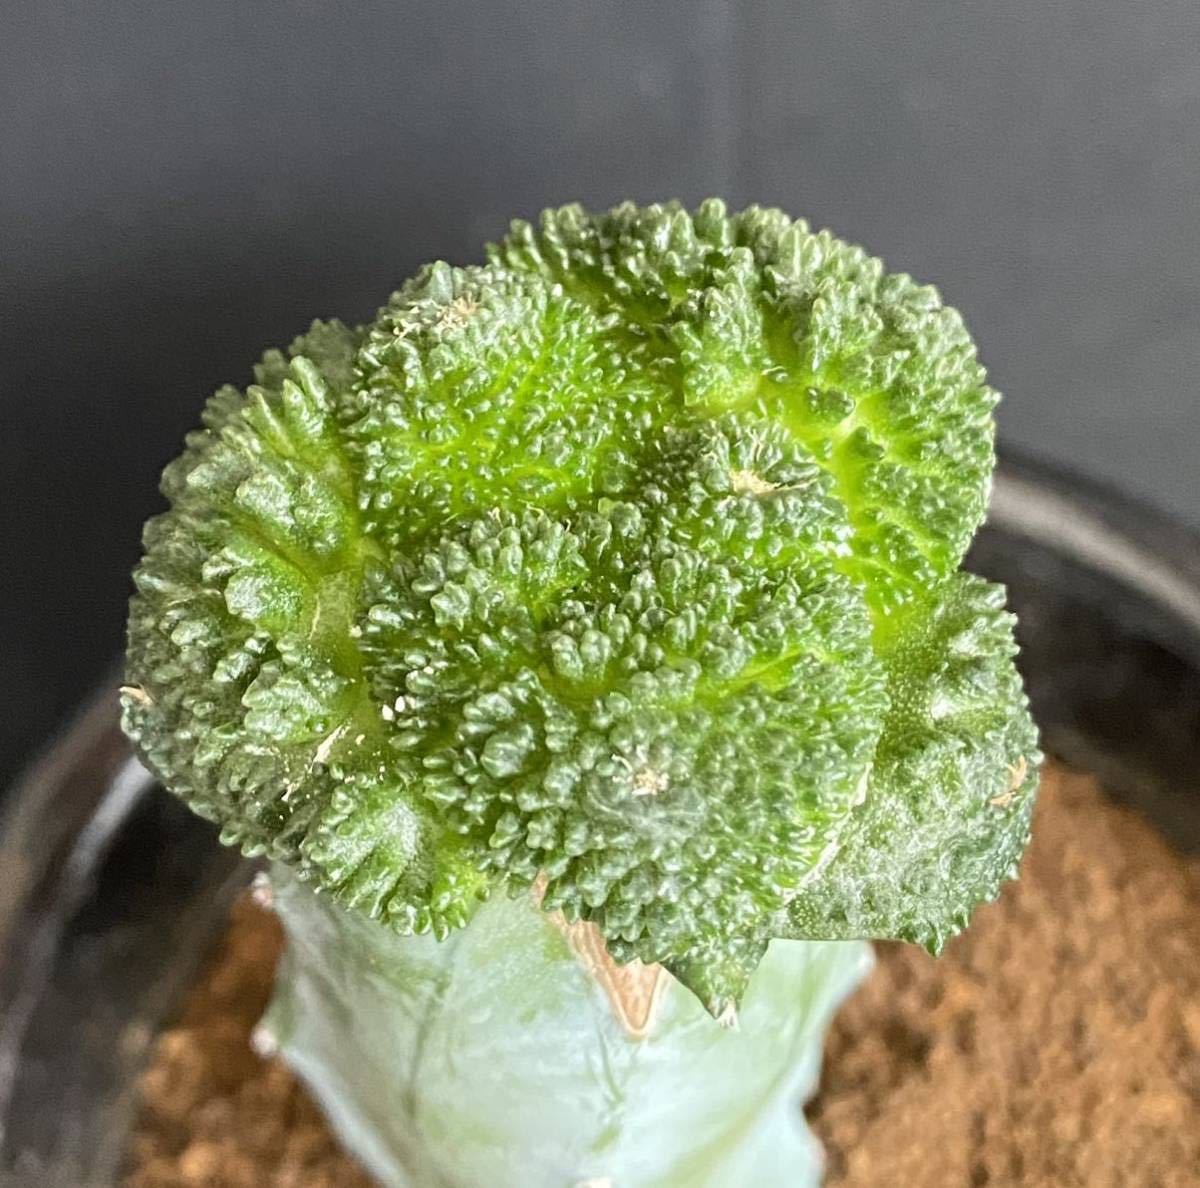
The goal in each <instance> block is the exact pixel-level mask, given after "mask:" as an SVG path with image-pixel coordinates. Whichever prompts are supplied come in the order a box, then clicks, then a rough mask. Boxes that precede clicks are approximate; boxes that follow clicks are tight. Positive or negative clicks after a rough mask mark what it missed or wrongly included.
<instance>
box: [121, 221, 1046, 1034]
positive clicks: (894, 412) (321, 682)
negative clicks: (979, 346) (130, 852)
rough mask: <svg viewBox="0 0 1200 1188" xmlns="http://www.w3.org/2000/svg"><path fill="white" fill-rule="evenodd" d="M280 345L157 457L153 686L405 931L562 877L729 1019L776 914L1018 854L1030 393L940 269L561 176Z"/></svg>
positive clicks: (176, 781) (167, 748)
mask: <svg viewBox="0 0 1200 1188" xmlns="http://www.w3.org/2000/svg"><path fill="white" fill-rule="evenodd" d="M256 379H257V382H256V383H255V384H253V385H252V386H251V387H249V388H248V389H247V391H246V392H245V394H243V393H241V392H238V391H236V390H234V389H233V388H223V389H221V390H220V391H219V392H217V394H216V395H215V396H214V397H213V398H212V400H211V401H210V402H209V404H208V406H207V408H206V409H205V411H204V414H203V427H202V428H201V429H198V430H197V431H196V432H194V433H193V434H191V435H190V436H189V437H188V439H187V446H186V449H185V451H184V453H183V454H182V456H181V457H180V458H179V459H177V460H176V461H175V462H173V463H172V464H171V465H170V466H169V467H168V468H167V470H166V472H165V474H164V478H163V490H164V492H165V494H166V496H167V498H168V500H169V501H170V509H169V510H168V511H167V512H166V513H165V514H163V515H160V516H159V517H157V518H156V519H154V520H152V521H151V522H150V523H149V524H148V525H147V528H146V532H145V557H144V559H143V561H142V563H141V565H140V567H139V569H138V571H137V574H136V585H137V593H136V595H135V597H134V599H133V602H132V605H131V610H130V621H129V655H128V682H129V684H128V686H127V688H126V690H125V693H124V715H125V716H124V722H125V729H126V731H127V732H128V733H129V735H130V736H131V737H132V738H133V739H134V740H135V742H136V743H137V745H138V747H139V750H140V752H141V754H142V756H143V757H144V759H145V761H146V762H147V763H148V765H149V766H150V767H151V768H152V769H153V770H154V771H155V772H156V773H157V774H158V775H159V776H160V777H161V778H162V779H163V781H164V782H165V783H166V784H167V786H168V787H169V788H171V789H172V790H173V791H175V792H176V793H178V794H179V795H180V796H182V797H183V798H184V799H185V800H186V801H187V802H188V803H189V804H190V805H191V806H192V808H193V809H194V810H195V811H196V812H198V813H200V814H201V815H202V816H204V817H207V818H210V819H212V820H214V821H217V822H219V823H220V825H221V827H222V831H223V832H222V836H223V838H224V839H225V840H226V841H228V842H230V843H235V844H237V845H239V846H241V847H242V848H243V849H244V850H246V851H247V852H249V853H257V854H267V855H270V856H271V857H273V858H276V859H279V860H282V861H284V862H286V863H289V864H291V865H292V866H293V867H295V868H296V870H297V871H298V872H299V873H300V875H301V877H303V878H304V879H306V880H307V881H309V882H311V883H312V884H314V885H316V886H317V887H318V888H319V889H321V890H322V891H324V892H327V893H328V894H330V895H331V896H333V897H334V898H336V899H337V900H339V901H340V902H342V903H343V904H345V905H348V906H349V907H351V908H354V909H358V910H361V911H364V912H366V913H368V914H369V915H371V916H373V917H377V918H378V919H380V920H381V921H384V922H385V923H386V924H388V925H389V926H391V927H392V928H393V929H396V930H399V931H401V932H422V931H426V930H431V929H432V930H433V931H434V932H435V933H438V934H441V933H444V932H445V931H447V930H449V929H451V928H455V927H458V926H461V925H463V924H464V923H466V922H467V920H468V919H469V917H470V915H471V913H472V910H473V908H474V906H475V905H476V904H477V903H478V902H479V901H480V899H482V898H484V897H486V896H487V895H489V894H491V893H497V892H509V893H513V892H516V891H518V890H520V889H523V888H528V887H529V886H531V885H532V884H534V883H535V881H536V882H538V883H539V885H541V886H544V888H545V894H544V898H543V905H544V907H545V908H546V909H548V910H549V909H557V910H561V911H562V912H563V913H565V915H566V916H567V917H568V918H569V919H580V918H583V919H587V920H591V921H594V922H595V924H596V925H597V926H598V927H599V928H600V930H601V931H602V932H603V934H604V936H605V938H606V940H607V944H608V947H609V950H610V952H611V953H612V955H613V956H614V958H616V959H617V960H619V961H626V960H630V959H633V958H640V959H642V960H643V961H647V962H652V961H656V962H662V963H663V964H665V965H666V966H667V967H668V968H669V969H670V970H671V971H672V972H674V973H675V974H676V975H677V976H678V977H679V978H680V979H681V980H682V981H684V982H685V983H686V984H687V985H689V986H690V987H691V988H692V989H694V990H695V991H696V992H697V993H698V994H699V995H700V997H701V999H702V1001H704V1003H705V1005H706V1006H708V1008H709V1009H710V1010H712V1011H713V1012H714V1013H720V1012H721V1011H722V1010H725V1009H727V1008H728V1007H729V1006H730V1004H732V1003H734V1002H736V1000H737V998H738V997H739V995H740V994H741V992H742V990H743V989H744V987H745V985H746V983H747V981H748V979H749V977H750V975H751V973H752V971H753V969H754V967H755V965H756V964H757V962H758V960H759V958H760V957H761V955H762V953H763V952H764V950H765V948H766V945H767V944H768V942H769V941H770V940H771V939H772V938H773V937H793V938H828V937H851V936H892V937H900V938H903V939H908V940H913V941H917V942H919V943H922V944H925V945H926V946H928V947H930V948H932V949H936V948H938V947H939V946H940V945H941V944H942V943H943V941H944V940H945V938H946V937H947V936H949V935H950V934H952V933H953V932H954V931H955V930H957V929H958V928H960V927H961V926H962V925H963V924H964V923H965V921H966V918H967V915H968V914H969V912H970V910H971V908H972V907H973V906H974V905H975V904H976V903H977V902H979V901H980V900H982V899H985V898H990V897H992V896H993V895H994V894H995V893H996V890H997V888H998V886H999V883H1000V882H1001V880H1002V879H1004V878H1005V877H1008V876H1009V875H1011V874H1012V872H1013V870H1014V867H1015V864H1016V862H1017V860H1018V858H1019V856H1020V853H1021V850H1022V848H1023V846H1024V843H1025V840H1026V837H1027V833H1028V825H1029V813H1030V808H1031V805H1032V799H1033V791H1034V787H1035V783H1036V767H1037V761H1038V754H1037V749H1036V738H1035V735H1034V732H1033V728H1032V726H1031V724H1030V721H1029V717H1028V713H1027V709H1026V703H1025V699H1024V696H1023V693H1022V690H1021V685H1020V681H1019V678H1018V677H1017V675H1016V671H1015V669H1014V667H1013V655H1014V652H1015V648H1014V644H1013V640H1012V632H1011V622H1010V620H1009V617H1008V616H1007V615H1006V614H1005V612H1004V610H1003V597H1002V591H1000V590H999V589H998V588H996V587H993V586H989V585H988V584H986V583H984V582H983V581H981V580H979V579H976V578H974V577H971V576H968V575H966V574H964V573H962V572H960V571H959V565H960V563H961V562H962V559H963V555H964V552H965V551H966V549H967V546H968V544H969V542H970V540H971V538H972V535H973V534H974V532H975V530H976V528H977V527H978V525H979V523H980V521H981V519H982V517H983V514H984V510H985V505H986V499H987V493H988V485H989V481H990V475H991V470H992V466H993V448H992V441H993V423H992V417H991V410H992V407H993V405H994V403H995V400H996V393H995V392H994V391H993V390H992V389H990V388H989V387H988V386H987V385H986V383H985V380H984V372H983V369H982V367H981V366H980V364H979V363H978V362H977V360H976V355H975V350H974V347H973V345H972V342H971V339H970V337H969V336H968V334H967V332H966V330H965V329H964V327H963V323H962V321H961V319H960V317H959V316H958V314H957V313H956V312H955V311H954V310H952V309H949V308H947V307H946V306H944V305H943V304H942V303H941V301H940V299H939V297H938V294H937V293H936V292H935V290H933V289H931V288H928V287H924V286H921V285H918V284H916V283H914V282H913V281H912V280H911V279H910V278H908V277H907V276H903V275H889V274H888V273H886V272H885V271H884V269H883V266H882V265H881V263H880V262H879V261H878V260H876V259H872V258H871V257H870V256H868V255H866V254H865V253H864V252H863V251H862V250H861V249H859V248H857V247H852V246H850V245H848V244H846V243H843V242H842V241H840V240H838V239H836V238H834V237H833V236H831V235H830V234H828V233H827V232H821V233H819V234H814V233H812V232H811V231H810V230H809V229H808V227H807V226H806V225H805V224H804V223H802V222H796V221H793V220H791V219H789V218H788V217H786V216H785V215H783V214H782V213H780V212H779V211H776V210H765V209H759V208H754V207H752V208H750V209H748V210H745V211H743V212H741V213H738V214H732V215H731V214H729V213H728V212H727V211H726V209H725V207H724V206H723V205H722V204H721V203H720V202H717V201H709V202H706V203H704V204H703V205H702V206H700V208H699V209H698V210H697V211H696V212H695V213H689V212H687V211H686V210H684V209H682V208H681V207H679V206H677V205H673V204H672V205H665V206H651V207H647V208H638V207H635V206H632V205H624V206H620V207H617V208H616V209H614V210H612V211H611V212H609V213H607V214H602V215H592V214H589V213H586V212H585V211H583V210H582V209H580V208H579V207H576V206H568V207H564V208H562V209H560V210H552V211H548V212H546V213H545V214H544V215H543V216H542V218H541V221H540V223H539V225H538V226H536V227H534V226H531V225H528V224H525V223H515V224H514V225H513V227H512V230H511V232H510V234H509V235H508V237H507V238H506V239H504V240H503V241H502V242H501V243H499V244H498V245H494V246H493V247H491V248H490V249H489V252H488V262H487V263H486V264H483V265H480V266H477V267H467V268H453V267H450V266H449V265H447V264H440V263H439V264H434V265H432V266H430V267H427V268H425V269H423V270H422V271H421V272H420V273H419V274H418V275H417V276H416V277H415V278H414V279H413V280H411V281H410V282H408V283H407V284H406V285H405V286H404V287H403V288H401V289H400V290H399V291H398V292H397V293H396V294H395V295H394V296H393V297H392V298H391V300H390V301H389V302H388V304H387V305H386V306H385V307H384V308H383V309H382V310H381V311H380V312H379V314H378V316H377V317H376V319H375V321H374V322H372V323H371V324H369V325H367V326H363V327H360V328H358V329H349V328H347V327H345V326H343V325H341V324H340V323H337V322H329V323H320V322H317V323H314V324H313V326H312V328H311V330H310V331H309V332H308V333H307V334H305V335H304V336H302V337H300V338H298V339H297V340H296V341H295V342H294V343H293V344H292V346H291V348H290V351H289V352H288V354H287V355H284V354H282V353H280V352H278V351H269V352H267V354H266V355H264V357H263V361H262V363H261V364H259V366H258V367H257V369H256Z"/></svg>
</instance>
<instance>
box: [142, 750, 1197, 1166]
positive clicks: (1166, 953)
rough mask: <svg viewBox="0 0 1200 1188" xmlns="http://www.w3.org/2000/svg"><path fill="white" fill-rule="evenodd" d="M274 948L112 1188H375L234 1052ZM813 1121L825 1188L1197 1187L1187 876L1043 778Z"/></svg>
mask: <svg viewBox="0 0 1200 1188" xmlns="http://www.w3.org/2000/svg"><path fill="white" fill-rule="evenodd" d="M279 944H280V938H279V932H278V928H277V925H276V924H275V922H274V920H273V918H271V917H270V916H268V915H266V914H265V913H263V912H262V911H261V910H260V909H258V908H255V907H254V906H253V905H251V904H250V903H249V902H248V901H246V902H243V903H242V904H240V905H239V906H238V908H237V910H236V912H235V915H234V921H233V926H232V928H231V929H230V932H229V934H228V936H227V937H226V939H225V941H224V943H223V945H222V947H221V950H220V952H219V953H218V954H217V955H216V956H215V958H214V959H213V961H212V962H211V963H210V965H209V967H208V969H207V971H206V972H205V974H204V976H203V978H202V979H201V981H200V983H199V984H198V985H197V987H196V988H195V990H194V991H193V992H192V995H191V997H190V999H189V1001H188V1004H187V1006H186V1008H185V1012H184V1015H183V1017H182V1019H181V1020H180V1021H179V1023H178V1024H177V1025H176V1026H175V1027H173V1028H171V1029H170V1030H168V1031H167V1032H165V1033H164V1035H163V1036H162V1037H161V1039H160V1040H159V1043H158V1048H157V1052H156V1054H155V1058H154V1061H153V1063H152V1066H151V1067H150V1069H149V1070H148V1071H147V1073H146V1074H145V1080H144V1083H143V1092H144V1099H145V1105H144V1108H143V1112H142V1116H141V1119H140V1122H139V1124H138V1129H137V1134H136V1138H135V1141H134V1149H133V1152H132V1160H131V1170H130V1173H129V1175H128V1177H127V1179H126V1182H125V1188H199V1186H201V1185H203V1186H205V1188H251V1186H253V1188H265V1186H268V1185H275V1186H279V1188H334V1186H337V1188H366V1186H367V1185H368V1184H369V1183H370V1181H368V1179H367V1177H366V1176H365V1175H364V1174H363V1173H362V1172H361V1171H359V1170H357V1169H356V1168H355V1166H354V1164H353V1162H352V1161H351V1160H350V1159H349V1158H347V1157H346V1156H345V1155H343V1154H341V1153H340V1152H339V1151H338V1150H337V1147H336V1145H335V1144H334V1142H333V1141H332V1139H331V1138H330V1137H329V1135H328V1133H327V1131H326V1130H325V1128H324V1126H323V1124H322V1122H321V1119H320V1116H319V1114H318V1113H317V1111H316V1109H315V1107H314V1106H313V1105H312V1104H311V1103H310V1101H309V1100H308V1098H307V1096H306V1095H305V1094H304V1092H303V1090H302V1089H300V1088H299V1087H298V1086H297V1084H296V1082H295V1080H294V1079H293V1078H292V1077H291V1075H290V1074H289V1073H288V1072H287V1071H286V1070H285V1069H284V1068H283V1067H282V1066H281V1065H280V1064H278V1063H277V1062H265V1061H262V1060H260V1059H259V1058H258V1057H256V1056H255V1055H253V1054H252V1053H251V1052H250V1050H249V1048H248V1046H247V1039H248V1036H249V1033H250V1030H251V1028H252V1026H253V1024H254V1022H255V1020H256V1019H257V1017H258V1015H259V1013H260V1012H261V1010H262V1008H263V1006H264V1005H265V1003H266V999H267V996H268V993H269V990H270V981H271V974H272V970H273V967H274V962H275V958H276V956H277V953H278V949H279ZM826 1070H827V1071H826V1075H825V1079H824V1083H823V1085H822V1088H821V1094H820V1096H819V1098H818V1099H817V1101H816V1102H814V1104H813V1105H812V1107H810V1110H809V1113H810V1115H811V1117H812V1120H813V1123H814V1125H815V1127H816V1129H817V1131H818V1132H819V1134H820V1135H821V1137H822V1139H823V1141H824V1142H825V1145H826V1148H827V1150H828V1154H829V1175H828V1179H827V1184H828V1186H829V1188H868V1186H869V1188H877V1186H878V1185H881V1184H888V1185H897V1186H908V1185H913V1186H917V1185H920V1186H921V1188H925V1186H927V1185H928V1186H933V1185H938V1186H941V1185H945V1186H947V1188H958V1186H960V1185H961V1186H963V1188H981V1186H983V1185H987V1186H988V1188H1000V1186H1002V1185H1003V1186H1009V1185H1029V1186H1032V1188H1074V1186H1076V1185H1078V1186H1080V1188H1083V1186H1086V1188H1110V1186H1111V1188H1115V1186H1117V1185H1127V1186H1131V1188H1132V1186H1137V1188H1141V1186H1143V1185H1155V1186H1159V1188H1185V1186H1187V1188H1194V1186H1195V1185H1197V1184H1200V866H1197V865H1196V864H1193V865H1191V866H1188V865H1187V864H1185V863H1183V862H1182V861H1180V860H1179V859H1178V858H1177V857H1176V856H1175V855H1174V854H1173V853H1172V852H1171V851H1170V850H1169V849H1168V848H1167V847H1166V846H1165V845H1164V844H1163V842H1162V841H1161V840H1160V839H1159V837H1158V835H1157V834H1156V833H1154V831H1153V830H1152V829H1151V828H1150V827H1149V826H1147V825H1146V824H1145V823H1143V822H1142V820H1141V819H1140V818H1138V817H1137V816H1135V815H1134V814H1133V813H1131V812H1128V811H1126V810H1123V809H1119V808H1116V807H1114V806H1112V805H1111V804H1109V803H1108V802H1107V801H1106V800H1105V799H1104V798H1103V797H1102V795H1101V794H1100V793H1099V792H1098V791H1097V790H1096V788H1095V786H1094V785H1093V783H1092V782H1091V781H1090V780H1089V779H1087V778H1086V777H1083V776H1080V775H1076V774H1072V773H1068V772H1065V771H1063V770H1062V769H1061V768H1057V769H1051V770H1048V771H1047V774H1046V778H1045V780H1044V783H1043V792H1042V796H1041V800H1040V803H1039V807H1038V812H1037V820H1036V823H1035V829H1034V843H1033V846H1032V848H1031V850H1030V853H1029V855H1028V856H1027V858H1026V860H1025V864H1024V867H1023V871H1022V876H1021V879H1020V881H1019V882H1018V883H1015V884H1010V885H1009V886H1008V887H1007V888H1006V890H1005V892H1004V894H1003V896H1002V897H1001V899H1000V901H999V902H998V903H997V904H994V905H992V906H989V907H986V908H983V909H981V910H980V912H979V914H978V915H977V917H976V919H975V921H974V922H973V924H972V926H971V928H970V930H969V931H968V932H967V933H966V934H965V935H964V936H962V937H960V938H959V939H958V940H956V941H955V942H953V943H952V944H951V945H950V946H949V948H948V950H947V952H946V954H945V955H944V956H943V957H942V958H941V959H940V960H938V961H934V960H933V959H932V958H930V957H928V956H926V955H925V954H924V953H921V952H919V951H917V950H914V949H911V948H908V947H904V946H899V945H885V946H881V947H880V952H879V967H878V969H877V970H876V971H875V973H874V975H873V976H872V977H871V978H870V980H869V981H868V983H867V984H866V985H865V986H864V987H863V989H862V990H860V991H859V992H858V994H856V995H855V996H854V998H853V999H851V1001H850V1002H849V1004H848V1005H847V1006H846V1007H845V1008H844V1009H843V1010H842V1012H841V1013H840V1015H839V1016H838V1020H837V1023H836V1025H835V1026H834V1029H833V1033H832V1035H831V1037H830V1042H829V1049H828V1058H827V1063H826Z"/></svg>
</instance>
